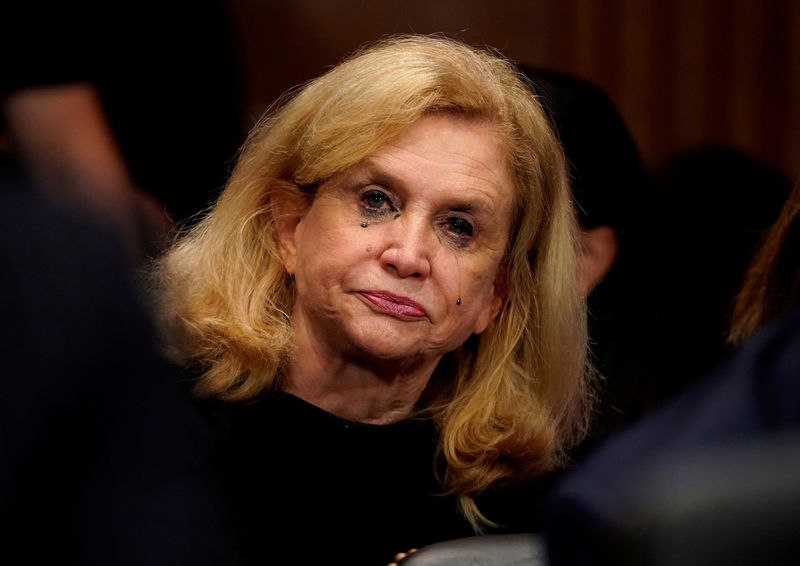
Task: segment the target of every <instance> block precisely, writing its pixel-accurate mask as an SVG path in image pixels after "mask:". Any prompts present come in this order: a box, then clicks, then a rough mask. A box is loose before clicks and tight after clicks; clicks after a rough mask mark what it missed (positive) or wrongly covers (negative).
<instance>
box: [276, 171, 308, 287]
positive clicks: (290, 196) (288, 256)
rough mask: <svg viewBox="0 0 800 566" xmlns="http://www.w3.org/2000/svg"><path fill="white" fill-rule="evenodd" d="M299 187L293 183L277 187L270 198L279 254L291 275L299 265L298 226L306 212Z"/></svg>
mask: <svg viewBox="0 0 800 566" xmlns="http://www.w3.org/2000/svg"><path fill="white" fill-rule="evenodd" d="M298 193H299V191H298V189H297V187H295V186H294V185H293V184H291V183H288V182H287V183H286V184H285V186H283V185H282V186H280V187H277V189H276V190H275V191H274V192H273V194H272V196H271V198H270V210H271V212H272V221H273V222H274V223H275V234H276V235H277V238H278V255H280V257H281V260H283V265H284V267H285V268H286V271H287V272H288V273H289V274H290V275H294V273H295V268H296V265H297V245H296V233H297V227H298V225H299V224H300V221H301V220H302V219H303V216H304V215H305V212H306V207H305V206H304V204H303V202H302V200H303V199H302V198H300V197H298Z"/></svg>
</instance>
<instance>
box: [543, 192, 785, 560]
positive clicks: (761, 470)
mask: <svg viewBox="0 0 800 566" xmlns="http://www.w3.org/2000/svg"><path fill="white" fill-rule="evenodd" d="M798 249H800V183H798V184H796V185H795V188H794V191H793V192H792V194H791V196H790V198H789V200H788V201H787V202H786V204H785V205H784V208H783V211H782V212H781V215H780V217H779V219H778V220H777V222H775V224H774V225H773V227H772V228H771V229H770V231H769V233H768V236H767V238H766V240H765V241H764V243H763V244H762V246H761V248H760V251H759V252H758V254H757V255H756V257H755V259H754V260H753V262H752V264H751V267H750V270H749V271H748V274H747V279H746V280H745V282H744V285H743V286H742V290H741V292H740V294H739V296H738V300H737V308H736V310H735V317H734V319H733V322H732V325H731V336H732V338H733V339H734V340H735V341H736V342H737V343H744V346H743V347H742V348H741V349H740V350H739V351H738V353H736V354H735V355H734V356H733V357H731V358H730V359H729V360H728V361H727V362H726V363H725V364H724V365H722V366H720V367H718V368H717V369H716V370H715V371H713V372H712V373H710V374H709V375H707V376H706V377H704V378H703V379H702V380H700V381H699V382H698V383H696V384H695V385H693V386H692V387H691V388H689V389H688V390H687V391H685V392H683V393H682V394H681V395H679V396H678V397H676V398H675V399H674V400H672V401H671V402H670V403H668V404H667V405H666V406H664V407H663V408H662V409H660V410H659V411H658V412H656V413H654V414H652V415H650V416H648V417H647V418H645V419H644V420H642V421H641V422H639V423H637V424H636V425H635V426H633V427H632V428H629V429H628V430H626V431H624V432H623V433H621V434H619V435H618V436H616V437H614V438H612V439H611V440H610V441H609V442H608V443H607V444H606V445H604V446H603V447H602V448H600V449H599V450H598V451H597V452H596V453H594V454H593V455H592V457H590V458H589V460H588V461H587V462H586V465H585V467H584V468H583V469H581V470H580V471H578V472H576V473H574V475H572V476H571V477H568V478H567V479H566V480H565V481H564V482H563V483H562V484H561V485H560V486H558V487H557V489H556V491H555V494H554V496H553V497H552V498H551V500H550V505H549V518H548V528H547V543H548V546H549V554H550V559H551V562H552V564H554V565H556V566H560V565H561V564H569V565H582V564H621V565H626V564H631V565H633V564H636V565H638V564H647V565H655V566H658V565H661V564H664V565H666V564H693V565H711V564H740V565H756V564H786V563H790V562H791V563H793V562H794V561H795V560H796V557H797V555H798V553H800V540H799V539H798V538H797V532H798V526H800V292H798V289H800V257H799V256H798V252H797V250H798ZM763 325H765V326H763ZM753 336H754V337H753ZM692 370H694V368H687V371H692Z"/></svg>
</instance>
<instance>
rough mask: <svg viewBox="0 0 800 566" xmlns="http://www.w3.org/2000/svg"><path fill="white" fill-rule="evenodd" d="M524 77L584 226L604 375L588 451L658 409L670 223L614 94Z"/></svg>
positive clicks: (543, 73) (588, 288) (578, 82)
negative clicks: (565, 165)
mask: <svg viewBox="0 0 800 566" xmlns="http://www.w3.org/2000/svg"><path fill="white" fill-rule="evenodd" d="M522 71H523V72H524V73H525V74H526V75H527V77H528V78H529V79H530V80H531V82H532V83H533V86H534V90H535V91H536V92H537V94H538V95H539V96H540V98H541V102H542V104H543V106H544V108H545V110H546V112H547V113H548V116H549V118H550V119H551V121H552V123H553V125H554V127H555V129H556V131H557V132H558V135H559V139H560V140H561V142H562V144H563V146H564V151H565V153H566V156H567V161H568V162H569V171H570V185H571V188H572V193H573V197H574V198H575V201H576V204H577V210H578V219H579V222H580V226H581V243H582V254H581V271H582V287H583V290H584V292H585V293H586V294H587V295H588V299H587V300H588V305H589V335H590V339H591V343H592V351H593V361H594V362H595V364H596V366H597V369H598V371H599V373H600V374H601V376H602V377H603V382H602V385H601V387H600V389H601V393H600V403H599V404H598V405H599V409H598V410H599V414H598V415H597V418H596V422H595V426H594V429H593V433H592V436H591V437H590V438H589V440H588V441H587V442H586V443H585V444H584V446H583V448H582V450H583V451H586V450H588V449H589V447H591V446H594V445H595V444H597V443H598V442H600V441H601V440H602V439H603V438H604V437H605V436H607V435H608V434H609V433H611V432H613V431H614V430H617V429H619V428H620V427H622V426H624V425H625V424H627V423H630V422H631V421H632V420H633V419H635V418H636V417H638V416H639V415H641V414H642V413H643V412H645V411H646V410H648V409H649V408H650V407H651V404H652V391H653V390H654V383H655V380H656V379H657V378H658V374H657V370H658V367H659V362H660V361H661V358H662V354H661V353H660V350H659V346H660V343H661V340H660V334H659V318H658V297H659V295H660V289H659V281H660V278H659V274H658V271H657V270H658V264H657V263H656V262H657V260H658V254H657V250H658V249H659V246H660V244H659V241H658V238H659V237H660V229H659V226H661V218H660V216H659V212H658V207H657V206H656V200H655V195H654V192H653V189H652V186H651V182H650V178H649V175H648V172H647V171H646V169H645V167H644V165H643V162H642V160H641V158H640V155H639V151H638V149H637V147H636V144H635V142H634V141H633V138H632V137H631V135H630V133H629V132H628V129H627V127H626V126H625V123H624V122H623V120H622V117H621V116H620V115H619V112H618V111H617V109H616V107H615V106H614V104H613V102H612V101H611V100H610V99H609V98H608V96H607V95H606V93H605V92H604V91H603V90H602V89H601V88H600V87H598V86H596V85H594V84H592V83H590V82H588V81H585V80H583V79H580V78H577V77H574V76H571V75H567V74H564V73H560V72H557V71H552V70H544V69H536V68H532V67H526V66H523V67H522Z"/></svg>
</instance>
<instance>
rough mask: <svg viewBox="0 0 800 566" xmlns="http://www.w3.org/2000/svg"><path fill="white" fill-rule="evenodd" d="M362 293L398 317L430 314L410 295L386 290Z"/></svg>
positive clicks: (374, 303)
mask: <svg viewBox="0 0 800 566" xmlns="http://www.w3.org/2000/svg"><path fill="white" fill-rule="evenodd" d="M361 295H362V296H363V297H364V298H366V299H367V300H368V301H369V302H370V303H372V304H373V305H375V306H376V307H377V308H378V310H380V311H382V312H385V313H386V314H389V315H392V316H395V317H398V318H421V317H424V316H427V315H428V313H427V312H426V311H425V309H424V308H423V307H422V305H420V304H419V303H418V302H416V301H412V300H411V299H409V298H408V297H401V296H399V295H393V294H392V293H387V292H386V291H361Z"/></svg>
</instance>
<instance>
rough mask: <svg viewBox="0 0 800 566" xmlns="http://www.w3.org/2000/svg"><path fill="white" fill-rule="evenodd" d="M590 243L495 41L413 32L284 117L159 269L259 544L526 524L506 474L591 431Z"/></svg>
mask: <svg viewBox="0 0 800 566" xmlns="http://www.w3.org/2000/svg"><path fill="white" fill-rule="evenodd" d="M575 241H576V240H575V225H574V217H573V212H572V209H571V202H570V197H569V190H568V187H567V184H566V181H565V174H564V160H563V156H562V153H561V150H560V148H559V145H558V143H557V142H556V140H555V138H554V136H553V134H552V133H551V131H550V129H549V127H548V125H547V120H546V118H545V116H544V114H543V113H542V110H541V108H540V107H539V105H538V104H537V102H536V101H535V99H534V98H533V97H532V96H531V94H530V89H529V87H528V86H527V85H526V84H525V83H524V82H522V80H521V79H520V77H519V76H518V75H517V73H516V72H515V71H514V69H513V67H512V66H511V65H510V64H509V63H508V62H506V61H505V60H503V59H501V58H499V57H497V56H495V55H492V54H488V53H485V52H481V51H478V50H474V49H472V48H470V47H467V46H465V45H463V44H461V43H458V42H456V41H452V40H448V39H443V38H440V37H416V36H412V37H399V38H393V39H390V40H387V41H383V42H380V43H377V44H375V45H373V46H371V47H369V48H367V49H364V50H362V51H361V52H359V53H357V54H355V55H354V56H353V57H351V58H349V59H348V60H346V61H345V62H343V63H341V64H340V65H338V66H337V67H335V68H334V69H332V70H331V71H330V72H328V73H327V74H325V75H324V76H322V77H320V78H319V79H317V80H315V81H313V82H311V83H310V84H308V85H307V86H306V87H305V88H303V89H302V90H300V91H299V92H297V93H296V95H294V96H292V97H290V98H288V99H287V100H285V101H283V102H282V103H281V104H279V105H278V106H277V107H276V108H275V109H273V110H271V111H269V112H268V113H267V114H266V116H265V117H264V118H263V119H262V120H261V122H260V123H259V124H258V125H257V126H256V128H255V129H254V130H253V132H252V133H251V135H250V136H249V138H248V140H247V142H246V143H245V146H244V148H243V149H242V152H241V155H240V157H239V160H238V163H237V165H236V167H235V169H234V171H233V174H232V176H231V178H230V181H229V183H228V185H227V187H226V189H225V191H224V192H223V194H222V195H221V197H220V199H219V201H218V203H217V204H216V206H215V207H214V208H213V209H212V210H211V211H210V212H209V213H208V215H207V216H206V217H205V218H203V220H202V221H201V222H199V223H198V224H197V226H196V227H194V228H192V229H191V230H189V231H188V233H186V234H185V235H184V236H183V237H182V238H181V239H180V240H179V241H178V242H177V243H176V244H175V246H174V247H173V248H172V249H171V250H170V251H169V252H168V253H167V254H166V255H165V256H164V257H163V258H162V259H161V261H160V263H159V265H158V271H157V273H158V276H159V278H160V285H161V290H162V293H161V299H162V300H161V304H160V309H161V311H160V312H161V313H162V318H163V322H164V323H165V325H166V329H167V332H168V336H169V337H170V346H171V353H172V355H173V356H174V359H176V360H177V361H178V362H179V363H180V364H181V365H183V366H184V367H187V368H189V369H191V370H192V371H193V372H195V373H196V375H197V376H198V377H197V381H196V386H195V392H196V394H197V395H198V396H199V397H201V398H205V399H208V400H209V401H208V402H207V403H205V404H204V411H205V414H206V416H207V417H208V418H209V419H210V422H211V423H212V426H213V427H214V430H215V431H216V434H217V440H218V448H217V450H216V452H215V454H214V456H213V458H212V465H214V466H215V470H216V473H217V477H218V479H219V486H220V487H219V493H220V504H221V506H222V509H223V513H225V515H226V516H228V517H230V525H231V532H232V533H233V536H234V537H235V540H236V543H237V544H238V545H239V548H240V549H241V552H242V557H243V559H244V560H245V561H253V562H255V561H259V560H262V561H263V560H266V559H269V560H272V561H273V562H281V561H285V562H294V563H306V561H310V560H312V559H324V558H325V557H326V556H329V555H330V553H331V552H333V551H334V550H342V549H347V552H348V553H349V556H350V558H351V562H352V563H366V564H369V563H373V564H375V563H380V561H381V560H382V561H383V562H384V563H385V562H388V560H389V559H391V556H392V555H393V554H394V553H395V552H398V551H401V550H407V549H408V548H410V547H418V546H421V545H424V544H427V543H430V542H434V541H437V540H443V539H447V538H455V537H458V536H465V535H468V534H471V533H473V532H476V531H477V532H480V531H482V530H485V529H487V528H493V527H497V526H498V525H503V526H505V527H506V528H508V529H514V528H518V526H517V524H516V523H515V522H514V520H513V519H514V518H513V514H512V513H511V509H509V508H508V507H507V506H506V505H505V503H503V502H502V498H500V499H498V498H499V497H500V496H499V495H498V494H500V493H503V492H504V489H501V488H505V493H507V494H508V493H512V491H509V490H508V488H509V486H514V485H527V486H535V485H536V484H535V482H534V481H533V480H536V479H537V478H540V477H541V476H542V475H543V474H545V473H547V472H549V471H551V470H553V469H555V468H556V467H558V466H559V465H560V464H561V463H562V462H563V460H564V452H565V450H566V449H567V448H568V447H569V446H571V445H572V444H574V443H575V442H576V441H577V440H579V439H580V437H581V435H582V434H583V432H584V430H585V424H586V411H585V409H586V405H587V402H586V399H587V395H586V386H585V383H586V379H585V377H586V330H585V316H586V314H585V310H584V305H583V302H582V299H581V295H580V292H579V289H578V285H577V268H576V245H575ZM530 491H532V492H535V488H530ZM508 497H512V496H511V495H509V496H508ZM484 501H485V503H484ZM498 501H501V502H500V503H498ZM517 503H522V502H517ZM519 509H520V515H532V514H533V510H532V509H530V508H527V507H519ZM519 528H521V527H519ZM304 541H308V542H307V543H304Z"/></svg>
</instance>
